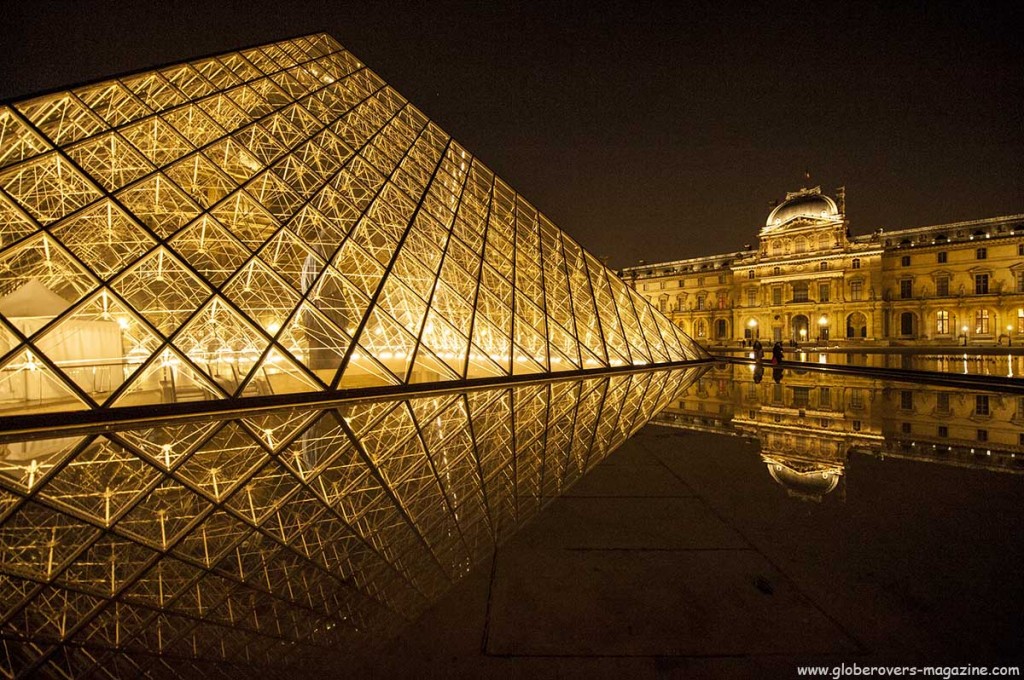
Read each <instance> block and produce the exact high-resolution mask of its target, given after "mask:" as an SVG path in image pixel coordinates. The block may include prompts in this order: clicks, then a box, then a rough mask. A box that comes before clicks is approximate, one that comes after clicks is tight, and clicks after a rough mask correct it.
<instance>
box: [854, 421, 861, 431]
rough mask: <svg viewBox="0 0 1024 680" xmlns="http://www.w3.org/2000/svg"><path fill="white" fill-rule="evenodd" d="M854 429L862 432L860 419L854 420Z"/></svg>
mask: <svg viewBox="0 0 1024 680" xmlns="http://www.w3.org/2000/svg"><path fill="white" fill-rule="evenodd" d="M853 431H854V432H860V421H859V420H855V421H853Z"/></svg>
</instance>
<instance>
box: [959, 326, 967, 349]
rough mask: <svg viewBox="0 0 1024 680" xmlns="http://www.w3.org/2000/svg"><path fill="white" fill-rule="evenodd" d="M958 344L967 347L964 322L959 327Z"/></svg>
mask: <svg viewBox="0 0 1024 680" xmlns="http://www.w3.org/2000/svg"><path fill="white" fill-rule="evenodd" d="M960 344H962V345H963V346H964V347H967V325H966V324H964V325H963V326H961V327H960Z"/></svg>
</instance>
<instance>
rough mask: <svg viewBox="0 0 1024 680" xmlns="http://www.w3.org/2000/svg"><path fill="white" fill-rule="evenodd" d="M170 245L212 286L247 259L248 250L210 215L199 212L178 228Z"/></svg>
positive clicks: (224, 278)
mask: <svg viewBox="0 0 1024 680" xmlns="http://www.w3.org/2000/svg"><path fill="white" fill-rule="evenodd" d="M170 245H171V247H172V248H174V249H175V250H176V251H177V252H178V253H180V254H181V255H182V257H184V258H185V260H186V261H187V262H188V263H189V264H190V265H192V267H193V268H194V269H195V270H196V271H197V272H199V273H200V274H202V275H203V276H204V277H206V280H207V281H209V282H210V283H212V284H213V285H215V286H219V285H220V284H222V283H224V281H226V280H227V279H228V278H229V277H230V276H231V275H232V274H234V273H235V272H236V271H237V270H238V268H239V267H241V266H242V263H243V262H245V261H246V260H247V259H249V251H248V250H246V249H245V247H244V246H243V245H242V244H241V243H239V242H238V240H237V239H236V238H235V237H234V236H232V235H231V232H230V231H228V230H227V229H226V228H225V227H224V226H223V225H222V224H220V223H219V222H217V220H216V219H215V218H213V217H211V216H210V215H202V216H200V217H199V219H198V220H196V221H195V222H193V223H192V224H190V225H189V226H188V227H186V228H184V229H182V230H181V231H179V232H178V233H177V235H175V237H174V238H173V239H171V241H170Z"/></svg>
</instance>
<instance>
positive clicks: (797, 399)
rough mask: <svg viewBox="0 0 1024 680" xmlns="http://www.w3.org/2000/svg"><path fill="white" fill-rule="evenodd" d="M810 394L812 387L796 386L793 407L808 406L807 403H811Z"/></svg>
mask: <svg viewBox="0 0 1024 680" xmlns="http://www.w3.org/2000/svg"><path fill="white" fill-rule="evenodd" d="M810 394H811V388H810V387H794V388H793V408H807V404H809V403H810Z"/></svg>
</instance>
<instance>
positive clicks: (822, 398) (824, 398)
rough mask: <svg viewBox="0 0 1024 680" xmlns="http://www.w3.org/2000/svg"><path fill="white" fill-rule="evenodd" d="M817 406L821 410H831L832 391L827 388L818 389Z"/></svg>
mask: <svg viewBox="0 0 1024 680" xmlns="http://www.w3.org/2000/svg"><path fill="white" fill-rule="evenodd" d="M818 406H820V407H821V408H832V390H830V389H829V388H827V387H821V388H819V389H818Z"/></svg>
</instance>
